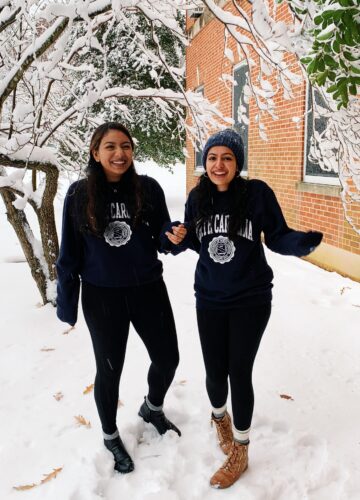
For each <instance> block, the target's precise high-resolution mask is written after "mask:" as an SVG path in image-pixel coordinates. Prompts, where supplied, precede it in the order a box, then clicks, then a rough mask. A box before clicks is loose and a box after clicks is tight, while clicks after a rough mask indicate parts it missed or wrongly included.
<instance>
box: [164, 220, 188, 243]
mask: <svg viewBox="0 0 360 500" xmlns="http://www.w3.org/2000/svg"><path fill="white" fill-rule="evenodd" d="M171 229H172V233H170V232H169V231H166V233H165V234H166V236H167V237H168V238H169V240H170V241H171V243H173V244H174V245H179V244H180V243H181V242H182V241H183V239H184V238H185V236H186V233H187V229H186V227H185V226H184V224H179V225H178V226H172V228H171Z"/></svg>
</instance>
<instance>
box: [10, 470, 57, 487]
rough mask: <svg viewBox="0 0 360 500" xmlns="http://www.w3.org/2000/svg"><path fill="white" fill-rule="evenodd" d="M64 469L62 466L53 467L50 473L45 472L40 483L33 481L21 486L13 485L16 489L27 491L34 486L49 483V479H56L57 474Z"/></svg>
mask: <svg viewBox="0 0 360 500" xmlns="http://www.w3.org/2000/svg"><path fill="white" fill-rule="evenodd" d="M62 470H63V468H62V467H59V468H58V469H53V471H52V472H50V473H49V474H43V476H44V479H42V480H41V481H40V483H32V484H23V485H21V486H13V488H14V490H17V491H26V490H31V489H32V488H36V487H37V486H41V485H42V484H44V483H47V482H48V481H51V480H52V479H55V478H56V476H57V475H58V474H59V472H61V471H62Z"/></svg>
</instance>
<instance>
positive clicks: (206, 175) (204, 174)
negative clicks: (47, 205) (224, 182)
mask: <svg viewBox="0 0 360 500" xmlns="http://www.w3.org/2000/svg"><path fill="white" fill-rule="evenodd" d="M203 177H205V178H206V179H208V178H209V176H208V174H207V172H206V170H205V172H204V173H203Z"/></svg>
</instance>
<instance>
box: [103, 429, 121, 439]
mask: <svg viewBox="0 0 360 500" xmlns="http://www.w3.org/2000/svg"><path fill="white" fill-rule="evenodd" d="M118 436H119V431H118V430H117V429H116V431H115V432H113V433H112V434H106V433H105V432H103V437H104V439H106V440H110V439H115V438H117V437H118Z"/></svg>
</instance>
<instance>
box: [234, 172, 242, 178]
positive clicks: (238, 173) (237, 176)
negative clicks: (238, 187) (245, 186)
mask: <svg viewBox="0 0 360 500" xmlns="http://www.w3.org/2000/svg"><path fill="white" fill-rule="evenodd" d="M240 176H241V172H240V170H237V174H236V175H235V178H236V179H238V178H239V177H240Z"/></svg>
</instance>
